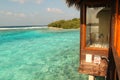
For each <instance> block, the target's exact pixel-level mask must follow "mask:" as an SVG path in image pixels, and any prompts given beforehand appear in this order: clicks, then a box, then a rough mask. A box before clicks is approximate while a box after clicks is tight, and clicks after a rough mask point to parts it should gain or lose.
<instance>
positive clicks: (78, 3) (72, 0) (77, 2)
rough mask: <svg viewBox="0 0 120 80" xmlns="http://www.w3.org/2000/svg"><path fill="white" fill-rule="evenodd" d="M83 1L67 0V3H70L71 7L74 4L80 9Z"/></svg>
mask: <svg viewBox="0 0 120 80" xmlns="http://www.w3.org/2000/svg"><path fill="white" fill-rule="evenodd" d="M81 1H83V0H66V3H67V4H68V6H69V7H71V6H74V7H76V8H77V9H80V4H81Z"/></svg>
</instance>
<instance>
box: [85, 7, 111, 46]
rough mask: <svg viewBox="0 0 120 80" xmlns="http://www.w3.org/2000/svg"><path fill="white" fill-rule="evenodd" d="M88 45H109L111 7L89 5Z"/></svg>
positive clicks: (87, 22)
mask: <svg viewBox="0 0 120 80" xmlns="http://www.w3.org/2000/svg"><path fill="white" fill-rule="evenodd" d="M86 11H87V12H86V16H87V17H86V46H87V47H96V48H108V47H109V31H110V16H111V14H110V9H109V8H106V7H94V8H92V7H87V10H86Z"/></svg>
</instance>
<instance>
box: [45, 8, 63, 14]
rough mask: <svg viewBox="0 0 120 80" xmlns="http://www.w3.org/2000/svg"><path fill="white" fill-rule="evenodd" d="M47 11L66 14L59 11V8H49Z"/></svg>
mask: <svg viewBox="0 0 120 80" xmlns="http://www.w3.org/2000/svg"><path fill="white" fill-rule="evenodd" d="M47 11H48V12H53V13H60V14H62V13H64V12H63V11H62V10H61V9H58V8H47Z"/></svg>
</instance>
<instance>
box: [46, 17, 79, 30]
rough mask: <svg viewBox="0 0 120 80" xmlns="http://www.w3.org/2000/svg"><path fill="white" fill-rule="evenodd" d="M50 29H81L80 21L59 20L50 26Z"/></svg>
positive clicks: (76, 19)
mask: <svg viewBox="0 0 120 80" xmlns="http://www.w3.org/2000/svg"><path fill="white" fill-rule="evenodd" d="M48 27H57V28H63V29H76V28H79V27H80V19H79V18H73V19H71V20H59V21H55V22H52V23H50V24H48Z"/></svg>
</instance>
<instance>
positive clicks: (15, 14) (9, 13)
mask: <svg viewBox="0 0 120 80" xmlns="http://www.w3.org/2000/svg"><path fill="white" fill-rule="evenodd" d="M0 14H2V15H6V16H16V17H21V18H23V17H26V15H25V13H15V12H11V11H0Z"/></svg>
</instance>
